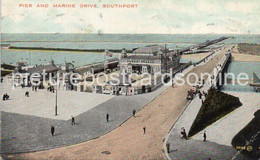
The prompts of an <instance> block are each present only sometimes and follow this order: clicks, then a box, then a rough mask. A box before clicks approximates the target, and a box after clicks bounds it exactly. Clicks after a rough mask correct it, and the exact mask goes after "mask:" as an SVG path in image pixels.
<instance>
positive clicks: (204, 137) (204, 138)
mask: <svg viewBox="0 0 260 160" xmlns="http://www.w3.org/2000/svg"><path fill="white" fill-rule="evenodd" d="M206 139H207V135H206V131H204V133H203V141H204V142H206Z"/></svg>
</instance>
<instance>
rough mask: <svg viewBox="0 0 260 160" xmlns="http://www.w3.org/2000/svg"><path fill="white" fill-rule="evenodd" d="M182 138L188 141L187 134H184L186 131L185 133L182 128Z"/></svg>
mask: <svg viewBox="0 0 260 160" xmlns="http://www.w3.org/2000/svg"><path fill="white" fill-rule="evenodd" d="M183 138H185V139H186V140H188V138H187V134H186V131H185V129H184V128H183Z"/></svg>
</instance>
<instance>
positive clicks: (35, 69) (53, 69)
mask: <svg viewBox="0 0 260 160" xmlns="http://www.w3.org/2000/svg"><path fill="white" fill-rule="evenodd" d="M43 70H45V72H46V73H50V72H56V71H58V70H59V67H57V66H55V65H44V66H36V67H33V68H29V69H28V70H27V72H28V73H30V74H32V73H42V72H43Z"/></svg>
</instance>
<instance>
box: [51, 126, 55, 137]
mask: <svg viewBox="0 0 260 160" xmlns="http://www.w3.org/2000/svg"><path fill="white" fill-rule="evenodd" d="M54 132H55V128H54V126H51V135H52V136H54Z"/></svg>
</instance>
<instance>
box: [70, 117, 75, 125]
mask: <svg viewBox="0 0 260 160" xmlns="http://www.w3.org/2000/svg"><path fill="white" fill-rule="evenodd" d="M75 124H76V122H75V118H74V117H73V116H71V125H75Z"/></svg>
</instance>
